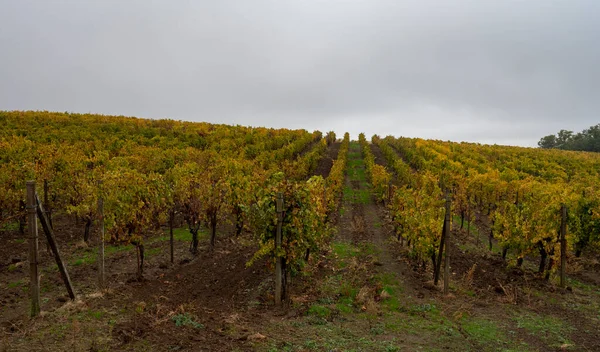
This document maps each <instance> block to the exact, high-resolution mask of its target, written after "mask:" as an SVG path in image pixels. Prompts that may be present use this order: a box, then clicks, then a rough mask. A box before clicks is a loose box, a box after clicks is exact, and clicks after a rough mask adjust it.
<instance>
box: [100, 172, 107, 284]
mask: <svg viewBox="0 0 600 352" xmlns="http://www.w3.org/2000/svg"><path fill="white" fill-rule="evenodd" d="M101 187H102V181H98V189H99V190H101ZM98 230H99V232H100V243H99V245H98V288H99V289H100V290H103V289H105V288H106V281H105V273H104V199H103V198H102V196H99V197H98Z"/></svg>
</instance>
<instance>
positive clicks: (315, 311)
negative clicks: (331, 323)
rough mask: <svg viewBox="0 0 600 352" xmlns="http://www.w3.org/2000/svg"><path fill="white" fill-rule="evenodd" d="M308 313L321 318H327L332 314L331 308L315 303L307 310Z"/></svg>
mask: <svg viewBox="0 0 600 352" xmlns="http://www.w3.org/2000/svg"><path fill="white" fill-rule="evenodd" d="M306 314H308V315H314V316H317V317H319V318H327V317H329V316H330V315H331V310H330V309H329V308H327V307H325V306H323V305H320V304H313V305H312V306H310V308H309V309H308V311H307V312H306Z"/></svg>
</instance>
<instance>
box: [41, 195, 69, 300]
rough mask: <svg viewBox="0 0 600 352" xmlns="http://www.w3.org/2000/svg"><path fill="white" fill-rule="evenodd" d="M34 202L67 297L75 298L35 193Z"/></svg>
mask: <svg viewBox="0 0 600 352" xmlns="http://www.w3.org/2000/svg"><path fill="white" fill-rule="evenodd" d="M35 202H36V205H37V215H38V217H39V218H40V222H41V223H42V228H43V229H44V233H45V234H46V239H48V244H49V245H50V248H52V253H53V254H54V260H56V265H57V266H58V270H59V271H60V275H61V276H62V278H63V281H64V283H65V286H66V287H67V292H68V293H69V297H71V299H72V300H75V290H74V289H73V285H72V284H71V279H70V278H69V273H68V272H67V267H66V266H65V264H64V262H63V261H62V258H61V257H60V252H59V251H58V246H57V245H56V241H55V240H54V233H53V231H52V228H51V227H50V222H49V221H48V218H47V217H46V213H45V212H44V206H43V205H42V202H40V199H39V198H38V196H37V194H36V195H35Z"/></svg>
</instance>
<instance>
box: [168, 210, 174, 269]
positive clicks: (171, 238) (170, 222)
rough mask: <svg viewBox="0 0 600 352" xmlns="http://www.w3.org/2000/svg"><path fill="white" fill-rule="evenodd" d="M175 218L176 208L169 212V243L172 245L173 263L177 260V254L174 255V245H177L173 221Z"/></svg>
mask: <svg viewBox="0 0 600 352" xmlns="http://www.w3.org/2000/svg"><path fill="white" fill-rule="evenodd" d="M174 220H175V210H171V211H170V212H169V245H170V246H171V264H173V263H174V261H175V256H174V249H173V247H174V245H175V241H174V239H173V221H174Z"/></svg>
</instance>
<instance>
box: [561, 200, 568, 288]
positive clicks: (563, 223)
mask: <svg viewBox="0 0 600 352" xmlns="http://www.w3.org/2000/svg"><path fill="white" fill-rule="evenodd" d="M560 215H561V219H560V287H565V267H566V266H567V238H566V236H567V207H566V206H565V205H564V204H563V205H561V207H560Z"/></svg>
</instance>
